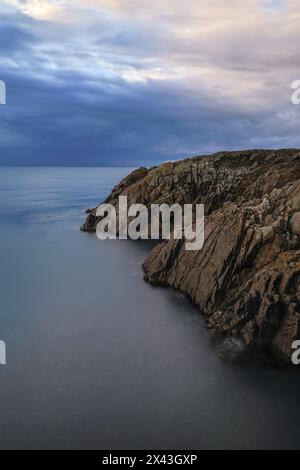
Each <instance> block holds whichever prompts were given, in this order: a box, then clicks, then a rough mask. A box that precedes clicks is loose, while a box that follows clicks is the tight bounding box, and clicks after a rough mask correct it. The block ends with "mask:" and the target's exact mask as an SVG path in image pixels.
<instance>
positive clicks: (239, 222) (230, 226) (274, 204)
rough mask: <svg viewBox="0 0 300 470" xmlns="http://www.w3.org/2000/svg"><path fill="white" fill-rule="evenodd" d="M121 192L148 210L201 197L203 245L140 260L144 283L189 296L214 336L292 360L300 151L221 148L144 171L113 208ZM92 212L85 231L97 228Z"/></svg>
mask: <svg viewBox="0 0 300 470" xmlns="http://www.w3.org/2000/svg"><path fill="white" fill-rule="evenodd" d="M119 195H126V196H127V197H128V203H129V204H133V203H142V204H145V205H147V206H150V205H151V204H154V203H157V204H161V203H167V204H170V205H171V204H173V203H180V204H187V203H194V204H196V203H203V204H204V205H205V213H206V222H205V244H204V247H203V249H202V250H200V251H186V250H185V248H184V243H182V241H181V240H169V241H164V242H162V243H159V244H158V245H156V246H155V247H154V248H153V250H152V251H151V252H150V253H149V255H148V256H147V257H146V260H145V262H144V271H145V280H146V281H148V282H151V283H153V284H160V285H166V286H170V287H174V288H176V289H179V290H180V291H182V292H184V293H186V294H187V295H188V296H189V297H190V298H191V300H192V301H193V302H194V303H195V304H196V305H197V306H198V307H199V309H200V311H201V312H202V314H203V315H204V316H205V319H206V323H207V327H208V329H209V331H210V333H211V334H212V335H213V336H221V337H224V338H235V340H234V342H233V343H232V342H231V343H230V344H231V345H232V344H233V345H234V346H236V345H240V344H244V345H245V346H246V348H247V351H248V350H252V351H263V352H267V353H268V354H270V353H271V354H273V356H274V357H275V358H277V360H278V361H279V362H281V361H283V362H286V363H290V362H291V353H292V350H291V347H292V343H293V341H294V340H295V339H296V338H299V337H300V151H299V150H278V151H274V150H252V151H242V152H222V153H218V154H215V155H212V156H205V157H195V158H191V159H188V160H183V161H179V162H174V163H165V164H163V165H161V166H159V167H157V168H150V169H148V170H147V169H145V168H140V169H138V170H135V171H134V172H133V173H131V174H130V175H129V176H127V177H126V178H125V179H124V180H122V181H121V183H120V184H118V185H117V186H116V187H115V188H114V189H113V191H112V193H111V195H110V196H109V197H108V198H107V200H106V202H110V203H112V204H114V205H117V202H118V197H119ZM95 214H96V210H95V209H94V210H92V211H91V212H90V213H89V215H88V217H87V220H86V223H85V224H84V225H83V227H82V230H85V231H89V232H92V231H95V229H96V224H97V218H96V215H95ZM236 339H237V340H238V342H236ZM227 344H229V343H225V345H227Z"/></svg>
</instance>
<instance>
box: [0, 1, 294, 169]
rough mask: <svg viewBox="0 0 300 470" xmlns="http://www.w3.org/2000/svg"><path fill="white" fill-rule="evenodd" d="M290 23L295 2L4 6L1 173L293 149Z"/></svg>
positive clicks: (0, 21)
mask: <svg viewBox="0 0 300 470" xmlns="http://www.w3.org/2000/svg"><path fill="white" fill-rule="evenodd" d="M299 15H300V5H299V2H298V1H296V0H286V1H284V0H282V1H277V0H276V1H272V0H230V1H229V0H215V1H214V2H211V1H209V0H201V1H199V0H197V1H196V0H188V2H182V1H181V0H164V2H162V1H159V0H154V1H153V2H151V3H150V2H146V1H144V0H122V1H121V0H74V1H72V2H71V1H69V0H61V1H50V0H22V1H21V0H5V3H4V4H3V6H1V7H0V41H1V44H2V47H1V51H0V59H1V65H0V79H2V80H5V81H6V82H7V89H8V104H7V106H5V107H0V155H1V156H0V164H1V163H5V164H8V163H13V164H17V163H20V162H21V163H28V164H29V163H34V164H38V163H40V164H49V163H51V164H60V163H61V164H108V163H112V164H125V163H128V164H133V163H134V164H135V163H136V164H143V162H152V161H161V160H163V159H170V158H171V159H172V158H178V157H180V156H184V155H188V154H197V153H202V152H210V151H215V150H219V149H232V148H246V147H277V146H280V147H285V146H286V147H291V146H293V147H295V146H299V143H300V137H298V135H299V132H298V127H299V126H298V125H297V124H298V119H299V117H300V107H299V109H298V108H297V107H295V106H293V105H292V104H291V100H290V95H291V90H290V84H291V82H292V81H293V80H296V79H298V78H299V74H300V57H299V54H298V50H297V49H298V43H299V32H298V30H299ZM7 37H9V38H10V40H9V41H5V38H7ZM1 135H2V136H5V138H4V137H3V139H2V140H1Z"/></svg>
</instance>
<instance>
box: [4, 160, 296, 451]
mask: <svg viewBox="0 0 300 470" xmlns="http://www.w3.org/2000/svg"><path fill="white" fill-rule="evenodd" d="M128 171H129V169H124V168H123V169H112V168H111V169H110V168H20V169H18V168H1V169H0V261H1V263H0V339H2V340H5V341H6V344H7V365H6V366H0V448H2V449H7V448H26V449H29V448H34V449H39V448H44V449H45V448H52V449H53V448H62V449H71V448H80V449H83V448H94V449H95V448H96V449H139V448H141V449H155V448H156V449H164V448H168V449H172V448H174V449H176V448H177V449H202V448H204V449H209V448H297V447H300V445H299V444H300V432H299V431H300V400H299V397H300V375H299V372H298V370H286V371H280V370H272V369H264V368H261V369H259V368H255V367H246V368H241V367H233V366H229V365H224V364H222V363H221V362H220V361H219V359H218V358H217V357H216V355H215V353H214V351H213V349H212V346H211V344H210V341H209V339H208V337H207V334H206V331H205V327H204V325H203V322H202V320H201V317H200V316H199V314H198V312H197V310H196V309H195V308H194V307H192V306H191V305H190V304H189V302H188V301H187V300H186V299H185V298H184V297H183V296H182V295H180V294H178V293H176V292H174V291H171V290H168V289H158V288H153V287H151V286H150V285H148V284H146V283H145V282H144V281H143V275H142V270H141V263H142V261H143V258H144V256H145V254H146V252H147V250H148V247H147V244H143V243H140V242H132V241H99V240H98V239H97V238H96V237H95V236H94V235H88V234H83V233H81V232H80V231H79V226H80V224H81V223H82V222H83V220H84V217H85V216H84V210H85V209H86V208H88V207H91V206H94V205H96V204H97V203H98V202H100V200H101V199H103V198H104V197H105V196H106V195H107V194H108V193H109V191H110V190H111V188H112V186H113V185H114V184H115V183H117V182H118V181H119V180H120V179H121V178H122V177H123V176H125V175H126V174H127V173H128Z"/></svg>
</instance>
